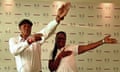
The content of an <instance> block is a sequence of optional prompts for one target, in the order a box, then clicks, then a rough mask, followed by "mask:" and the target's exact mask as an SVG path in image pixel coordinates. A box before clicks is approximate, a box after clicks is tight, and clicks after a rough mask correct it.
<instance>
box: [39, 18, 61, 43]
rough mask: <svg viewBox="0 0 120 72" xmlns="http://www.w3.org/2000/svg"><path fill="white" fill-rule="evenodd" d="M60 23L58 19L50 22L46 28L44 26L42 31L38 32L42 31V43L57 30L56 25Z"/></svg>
mask: <svg viewBox="0 0 120 72" xmlns="http://www.w3.org/2000/svg"><path fill="white" fill-rule="evenodd" d="M58 25H59V24H58V23H57V21H56V20H53V21H51V22H49V23H48V25H47V26H46V27H45V28H43V29H42V30H41V31H40V32H38V33H42V34H43V37H42V40H41V41H40V42H41V43H42V42H44V41H45V40H46V39H47V38H48V37H50V36H51V35H52V34H53V33H54V32H55V30H56V27H57V26H58Z"/></svg>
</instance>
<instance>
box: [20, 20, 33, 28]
mask: <svg viewBox="0 0 120 72" xmlns="http://www.w3.org/2000/svg"><path fill="white" fill-rule="evenodd" d="M25 23H27V24H29V25H30V26H32V25H33V23H32V22H31V21H30V20H29V19H23V20H21V21H20V23H19V27H20V26H21V25H23V24H25Z"/></svg>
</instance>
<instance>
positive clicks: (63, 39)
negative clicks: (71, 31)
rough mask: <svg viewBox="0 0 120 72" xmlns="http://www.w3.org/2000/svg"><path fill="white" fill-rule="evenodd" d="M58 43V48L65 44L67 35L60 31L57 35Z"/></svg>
mask: <svg viewBox="0 0 120 72" xmlns="http://www.w3.org/2000/svg"><path fill="white" fill-rule="evenodd" d="M56 43H57V47H58V48H62V47H64V46H65V43H66V37H65V35H64V34H62V33H60V34H58V35H57V36H56Z"/></svg>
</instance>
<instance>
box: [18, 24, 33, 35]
mask: <svg viewBox="0 0 120 72" xmlns="http://www.w3.org/2000/svg"><path fill="white" fill-rule="evenodd" d="M19 29H20V31H21V35H22V36H23V37H28V36H29V35H30V34H31V29H32V26H31V25H29V24H27V23H25V24H23V25H21V26H20V27H19Z"/></svg>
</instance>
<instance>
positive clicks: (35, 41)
mask: <svg viewBox="0 0 120 72" xmlns="http://www.w3.org/2000/svg"><path fill="white" fill-rule="evenodd" d="M69 7H70V3H69V2H68V3H65V4H63V5H62V6H61V7H60V8H59V10H58V12H57V15H56V20H53V21H51V22H50V23H49V24H48V25H47V26H46V27H45V28H44V29H42V30H41V31H40V32H38V33H36V34H33V35H31V30H32V25H33V24H32V22H31V21H30V20H28V19H23V20H22V21H21V22H20V23H19V29H20V32H21V34H20V35H19V36H18V37H13V38H10V40H9V46H10V48H9V49H10V52H11V53H12V54H13V55H14V56H15V61H16V66H17V71H18V72H41V71H42V69H41V59H40V58H41V56H40V55H41V50H40V48H41V45H42V43H43V42H44V41H45V40H46V39H47V38H48V36H50V35H51V34H52V33H53V32H54V30H55V28H56V27H57V26H58V25H59V23H60V21H61V20H63V19H64V17H65V16H66V15H67V13H68V11H69Z"/></svg>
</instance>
